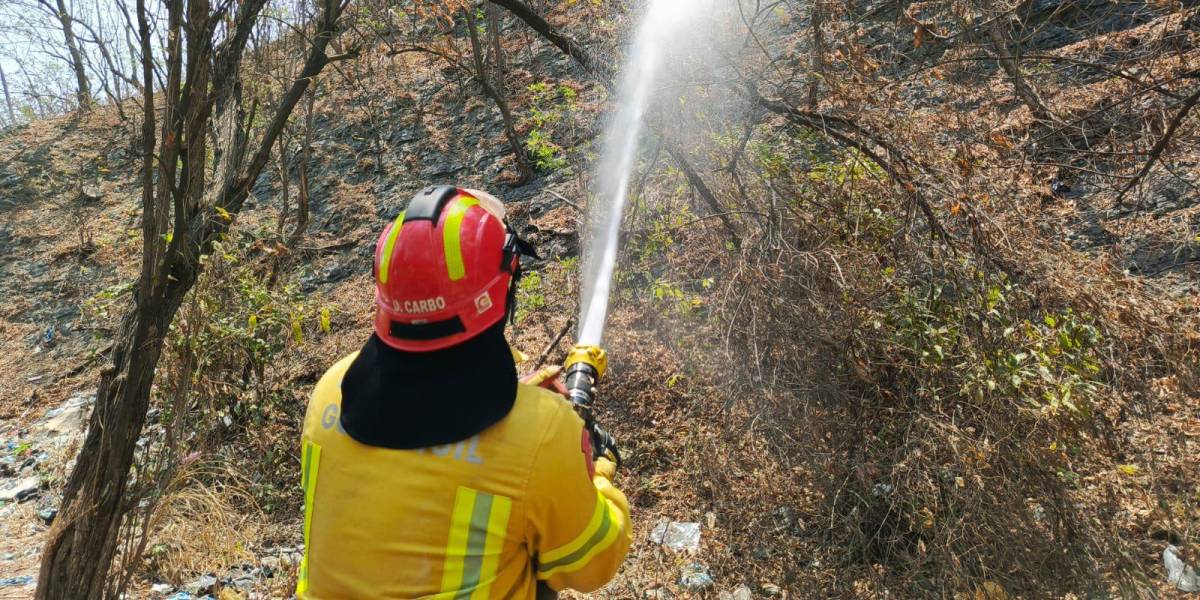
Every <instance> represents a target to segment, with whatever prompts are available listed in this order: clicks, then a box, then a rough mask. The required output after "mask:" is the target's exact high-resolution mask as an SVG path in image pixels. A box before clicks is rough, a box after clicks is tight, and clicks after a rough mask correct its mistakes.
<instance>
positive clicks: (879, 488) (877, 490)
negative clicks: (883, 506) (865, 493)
mask: <svg viewBox="0 0 1200 600" xmlns="http://www.w3.org/2000/svg"><path fill="white" fill-rule="evenodd" d="M894 489H896V488H894V487H892V484H890V483H877V484H875V485H873V486H871V495H872V496H875V497H876V498H883V497H885V496H890V495H891V494H892V490H894Z"/></svg>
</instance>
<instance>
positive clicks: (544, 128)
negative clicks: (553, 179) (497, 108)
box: [525, 81, 576, 171]
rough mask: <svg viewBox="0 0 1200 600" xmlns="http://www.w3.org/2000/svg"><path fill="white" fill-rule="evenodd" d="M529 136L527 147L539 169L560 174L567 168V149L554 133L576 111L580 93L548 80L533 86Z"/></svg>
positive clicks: (529, 88)
mask: <svg viewBox="0 0 1200 600" xmlns="http://www.w3.org/2000/svg"><path fill="white" fill-rule="evenodd" d="M526 89H527V90H528V91H529V93H530V100H529V119H528V125H529V134H528V135H527V137H526V139H525V148H526V149H527V150H528V151H529V153H530V154H531V155H532V156H533V158H534V160H535V161H536V162H537V166H538V168H539V169H542V170H545V171H556V170H558V169H561V168H563V167H565V166H566V165H567V160H566V157H565V156H563V149H562V147H561V146H559V145H558V144H556V143H555V142H554V141H553V140H552V139H551V138H552V133H551V132H552V131H553V130H554V129H555V126H556V125H557V124H558V123H559V122H560V121H561V120H562V119H563V116H564V115H565V114H566V113H568V112H569V111H571V110H573V109H574V108H575V102H576V92H575V90H574V88H571V87H569V86H565V85H558V86H551V85H550V84H548V83H546V82H544V81H538V82H534V83H531V84H529V86H528V87H527V88H526Z"/></svg>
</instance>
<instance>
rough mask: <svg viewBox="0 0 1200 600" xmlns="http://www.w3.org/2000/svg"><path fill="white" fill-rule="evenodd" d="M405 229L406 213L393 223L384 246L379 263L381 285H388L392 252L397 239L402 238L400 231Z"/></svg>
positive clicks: (402, 212)
mask: <svg viewBox="0 0 1200 600" xmlns="http://www.w3.org/2000/svg"><path fill="white" fill-rule="evenodd" d="M402 227H404V211H400V215H399V216H397V217H396V220H395V221H393V222H392V230H391V231H389V232H388V236H387V241H386V242H384V244H383V258H382V259H381V260H380V261H379V283H387V280H388V268H389V267H391V266H392V250H393V249H394V248H395V247H396V238H398V237H400V229H401V228H402Z"/></svg>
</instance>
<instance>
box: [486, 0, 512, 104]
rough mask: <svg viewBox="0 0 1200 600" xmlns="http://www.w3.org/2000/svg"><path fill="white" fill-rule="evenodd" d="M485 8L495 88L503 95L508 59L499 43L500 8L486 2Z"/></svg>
mask: <svg viewBox="0 0 1200 600" xmlns="http://www.w3.org/2000/svg"><path fill="white" fill-rule="evenodd" d="M485 6H486V7H487V18H488V21H487V23H488V40H489V42H488V43H489V45H491V47H492V50H491V53H492V66H493V67H494V68H495V71H496V72H495V77H494V78H493V79H494V81H495V82H496V87H497V88H499V89H500V91H501V93H504V73H506V72H507V71H508V58H507V57H505V55H504V45H503V44H501V43H500V27H501V22H500V16H501V13H500V7H499V6H496V5H495V4H492V3H491V2H488V3H486V4H485Z"/></svg>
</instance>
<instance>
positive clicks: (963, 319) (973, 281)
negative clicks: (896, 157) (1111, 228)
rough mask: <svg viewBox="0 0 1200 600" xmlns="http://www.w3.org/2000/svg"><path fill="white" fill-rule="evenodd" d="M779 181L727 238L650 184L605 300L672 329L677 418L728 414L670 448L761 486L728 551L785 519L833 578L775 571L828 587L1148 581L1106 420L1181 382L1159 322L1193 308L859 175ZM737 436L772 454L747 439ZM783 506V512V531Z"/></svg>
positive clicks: (941, 589) (708, 494)
mask: <svg viewBox="0 0 1200 600" xmlns="http://www.w3.org/2000/svg"><path fill="white" fill-rule="evenodd" d="M766 158H768V159H770V158H772V157H769V156H768V157H766ZM829 164H830V165H832V167H827V168H835V167H836V166H837V163H836V162H834V163H829ZM848 181H849V183H847V182H848ZM665 187H667V186H665V185H662V184H661V182H660V189H662V188H665ZM785 189H786V188H785ZM788 191H791V192H793V193H795V195H796V196H799V197H800V198H801V200H800V201H799V202H798V207H797V208H796V209H795V210H791V211H789V212H786V213H775V214H773V215H772V217H773V218H772V221H771V223H770V229H756V228H755V227H753V225H754V223H753V222H751V221H749V220H746V221H742V223H741V225H742V227H743V231H749V232H751V233H750V235H745V236H744V237H743V240H744V241H745V243H744V244H743V246H742V247H741V249H740V250H738V251H736V252H731V251H730V246H729V243H728V242H727V238H726V237H725V233H724V230H723V229H721V228H720V227H719V223H715V222H714V221H712V220H708V221H704V222H700V221H697V220H695V219H693V218H691V217H690V216H689V215H688V213H689V211H690V210H691V208H690V207H688V206H687V204H686V203H684V202H679V201H677V200H675V199H671V198H654V199H652V200H650V201H649V203H650V204H651V205H652V206H654V207H655V209H654V211H655V212H651V213H649V214H645V215H644V216H642V217H641V218H644V219H645V221H644V223H645V224H646V226H644V227H641V228H639V227H634V228H632V229H633V231H634V233H633V235H631V236H630V239H629V242H628V251H627V257H626V264H627V265H629V268H628V269H627V270H626V271H624V272H622V273H620V274H619V276H618V280H619V282H620V292H619V295H618V300H617V306H618V312H617V314H618V315H620V314H629V313H641V314H648V315H649V316H646V317H643V318H642V322H640V323H631V324H620V325H618V327H619V328H620V329H622V330H623V331H625V332H627V333H628V332H629V330H630V329H652V330H658V331H661V332H670V334H669V335H667V336H665V338H666V339H665V340H664V341H665V342H666V343H667V344H668V345H669V346H670V347H671V358H670V360H671V361H674V362H675V363H682V365H684V366H682V367H676V368H677V369H680V371H678V372H683V373H686V375H687V376H688V377H690V378H694V379H695V380H696V381H697V382H699V383H698V385H697V386H696V387H697V389H703V390H704V391H702V392H700V395H702V396H703V400H701V399H696V400H695V404H693V405H691V406H690V407H688V411H689V413H691V414H693V415H696V416H702V418H703V419H704V420H706V421H709V422H715V428H716V429H717V430H721V429H724V431H718V432H717V433H716V434H714V435H712V436H708V437H707V438H706V437H705V436H704V435H699V437H698V438H697V439H702V441H703V444H705V445H702V446H701V447H700V448H697V447H694V446H692V447H688V446H685V448H687V450H688V451H689V452H697V453H698V455H699V456H701V457H703V458H704V459H709V458H711V459H712V460H711V461H709V460H704V461H701V462H700V463H698V464H703V465H706V466H712V464H713V463H714V462H715V463H716V464H718V465H720V468H717V469H708V468H705V469H703V470H702V471H700V472H697V473H695V476H696V478H697V480H701V481H703V480H713V481H714V482H715V481H718V480H720V479H726V480H729V479H730V478H731V477H730V475H727V474H726V473H727V472H733V473H738V472H741V473H745V472H753V473H762V475H761V476H756V477H751V478H749V480H744V481H738V479H739V478H738V477H736V476H734V477H732V481H730V482H729V483H728V484H727V485H712V489H702V490H693V491H691V493H693V494H699V495H700V497H701V498H703V499H704V502H705V503H710V504H711V505H713V506H729V507H734V506H738V505H739V504H738V503H739V502H740V503H741V505H742V506H744V505H745V502H746V500H747V498H758V499H762V500H765V501H766V503H765V504H764V505H763V506H759V507H758V508H757V509H755V510H753V511H750V513H747V514H743V515H741V517H742V518H743V519H747V522H745V523H743V524H739V526H738V527H736V530H737V534H736V535H734V536H730V537H728V538H723V540H724V542H725V543H727V544H728V545H729V546H732V548H731V549H729V551H728V552H727V556H728V557H739V556H740V557H741V560H742V561H745V558H746V557H750V558H752V559H753V558H754V557H755V555H759V556H760V558H761V556H762V555H765V553H764V552H763V551H762V548H763V547H764V546H771V547H774V548H785V549H786V548H788V547H789V546H788V544H792V547H793V548H795V547H797V546H796V545H795V544H794V543H792V542H788V541H786V540H782V541H781V540H780V539H773V538H779V535H780V531H787V530H790V529H795V531H794V532H793V533H792V535H797V536H800V537H801V538H806V539H807V542H803V541H802V542H800V545H799V546H798V547H800V548H806V549H808V550H811V551H812V552H813V555H814V560H813V561H812V562H813V564H824V565H826V568H828V567H833V568H834V569H835V570H837V571H839V572H841V573H843V574H844V575H845V577H844V578H839V581H836V582H828V581H822V579H821V578H823V575H822V573H820V572H817V569H815V568H812V567H809V566H808V565H806V564H805V563H807V562H808V560H806V559H800V560H799V561H797V559H796V558H795V555H793V558H792V559H791V560H790V561H789V566H788V568H787V569H785V574H784V577H785V578H791V577H793V576H796V578H795V579H791V583H792V585H793V586H805V585H807V586H815V587H813V588H812V589H814V590H820V593H821V594H824V595H837V594H841V593H845V594H851V595H863V594H866V595H868V596H869V595H877V594H879V593H881V592H882V591H883V590H890V591H891V592H892V593H899V594H900V595H902V596H903V597H955V596H956V595H958V594H963V593H965V594H968V595H970V594H974V593H976V592H977V591H978V590H996V589H1003V590H1004V591H1006V592H1007V593H1009V594H1013V595H1021V596H1024V597H1047V596H1062V595H1065V594H1067V593H1072V592H1074V593H1078V592H1088V593H1117V594H1118V595H1120V596H1122V597H1138V596H1140V595H1144V593H1145V592H1143V591H1142V590H1145V589H1146V585H1145V583H1146V581H1147V577H1148V574H1147V568H1146V567H1147V565H1146V564H1145V563H1144V562H1140V561H1139V559H1138V558H1135V557H1136V556H1138V554H1139V553H1140V552H1141V551H1142V550H1141V548H1138V543H1139V540H1137V539H1134V538H1131V537H1130V533H1131V532H1130V531H1129V530H1128V529H1127V525H1128V523H1127V522H1124V521H1122V517H1123V515H1124V510H1123V509H1124V508H1126V507H1124V506H1122V505H1121V503H1120V498H1119V497H1117V496H1118V494H1117V493H1116V492H1115V489H1116V488H1114V487H1111V486H1109V485H1108V484H1107V483H1106V479H1105V474H1106V473H1113V472H1114V471H1115V470H1116V467H1117V466H1118V464H1114V461H1119V460H1120V458H1121V457H1126V456H1130V455H1132V454H1133V453H1134V449H1132V448H1130V447H1129V446H1128V442H1127V441H1126V440H1125V439H1124V438H1123V437H1122V436H1121V435H1118V429H1119V428H1120V426H1121V422H1122V420H1123V419H1124V418H1125V415H1126V413H1127V409H1128V408H1129V403H1130V399H1131V398H1138V397H1143V394H1142V392H1143V391H1144V390H1145V389H1146V386H1147V383H1148V382H1150V381H1153V380H1157V379H1158V378H1162V377H1169V376H1178V377H1179V378H1180V379H1189V380H1190V378H1191V377H1194V373H1192V372H1191V371H1190V369H1194V367H1191V366H1189V363H1188V362H1187V356H1188V353H1189V352H1193V353H1194V342H1191V341H1189V338H1188V337H1187V335H1188V334H1187V333H1186V331H1187V330H1186V328H1185V329H1184V330H1182V332H1179V333H1176V332H1173V331H1172V328H1171V327H1170V326H1169V325H1168V324H1169V323H1171V322H1173V321H1174V322H1179V323H1188V322H1191V323H1194V319H1193V320H1191V321H1189V320H1188V319H1189V317H1187V316H1186V315H1172V312H1171V307H1170V305H1169V302H1168V301H1167V300H1166V299H1164V300H1163V301H1162V302H1158V301H1156V300H1155V299H1154V298H1151V297H1147V296H1146V295H1145V294H1143V293H1141V292H1138V291H1137V290H1136V289H1134V288H1133V287H1132V286H1129V285H1122V284H1118V283H1114V278H1113V277H1111V276H1105V275H1104V274H1102V273H1100V272H1099V271H1098V270H1097V269H1096V266H1095V265H1094V264H1089V263H1088V262H1087V260H1085V259H1082V258H1080V257H1078V256H1077V255H1073V254H1071V253H1069V252H1064V251H1062V250H1061V249H1057V248H1054V247H1052V246H1049V245H1047V244H1044V243H1042V242H1041V241H1040V240H1038V239H1037V237H1036V235H1029V234H1027V233H1026V232H1023V231H1022V230H1020V229H1019V228H1012V229H1009V230H1008V231H1007V235H1006V242H1007V243H1008V244H1009V248H1019V249H1020V250H1021V252H1023V254H1017V253H1015V252H1014V253H1012V254H1008V253H1006V250H1004V249H1001V248H996V247H993V246H991V245H989V244H987V243H986V239H987V238H986V236H982V237H981V239H982V241H980V240H979V239H977V240H976V243H975V244H974V245H966V244H963V243H961V242H951V241H947V240H944V239H941V238H937V237H933V236H931V235H930V234H929V233H928V231H929V229H928V228H927V226H925V225H924V224H923V223H922V222H920V221H919V220H914V219H912V218H910V217H907V216H906V215H910V214H911V212H910V211H909V210H908V208H907V206H906V204H905V202H906V201H905V200H904V199H903V198H902V197H896V196H894V195H893V194H891V193H890V192H889V191H888V189H887V188H886V187H885V186H884V185H880V183H878V182H877V181H875V180H873V179H872V178H871V177H869V176H863V175H861V174H854V173H850V174H848V176H847V177H842V176H841V175H839V176H838V177H837V178H836V179H835V178H832V177H831V178H830V179H829V180H828V181H815V182H814V181H811V180H810V181H804V182H801V184H800V185H797V186H796V188H794V189H791V190H788ZM727 194H729V195H730V196H732V193H729V192H727ZM785 195H786V193H785ZM806 198H813V199H814V202H813V203H811V204H806V203H805V200H804V199H806ZM641 223H642V222H639V223H638V224H639V225H640V224H641ZM952 231H955V230H952ZM957 231H958V232H960V233H961V228H958V229H957ZM960 239H963V238H960ZM967 239H969V238H967ZM1018 256H1020V257H1023V259H1022V260H1016V258H1017V257H1018ZM631 302H632V303H635V306H630V303H631ZM622 307H623V308H624V310H621V309H622ZM1163 315H1165V316H1163ZM618 318H619V317H618ZM614 343H616V342H614ZM641 347H642V348H644V347H645V346H644V345H643V346H641ZM623 351H624V352H627V351H629V350H628V349H627V350H623ZM621 352H622V351H618V352H617V353H618V354H620V353H621ZM641 358H642V359H647V357H644V356H643V357H641ZM649 360H651V361H652V362H653V363H654V364H656V365H665V364H670V363H669V362H667V360H665V359H664V358H663V357H656V358H650V359H649ZM629 375H630V374H625V375H624V376H629ZM638 375H639V376H641V374H638ZM659 376H660V377H662V378H664V379H665V378H667V377H669V376H671V372H664V373H660V374H659ZM673 380H674V378H673V377H672V380H669V381H667V386H668V387H670V386H671V385H672V381H673ZM639 385H641V386H642V389H646V386H649V385H653V381H643V382H642V383H641V384H639ZM641 395H642V398H644V397H645V393H642V394H641ZM642 398H639V399H638V402H645V401H646V400H644V399H642ZM697 398H699V396H698V397H697ZM660 414H661V413H660ZM1143 414H1145V413H1143ZM657 418H658V419H659V421H657V422H658V423H660V424H662V423H663V421H662V418H661V417H657ZM735 432H736V433H735ZM693 435H694V436H695V435H698V434H696V433H695V432H693ZM739 435H741V436H742V438H741V439H736V438H738V436H739ZM704 440H706V441H704ZM755 440H766V442H767V444H768V445H769V446H770V448H771V452H772V454H773V456H772V457H771V458H770V459H764V458H763V457H762V456H761V455H759V456H758V457H757V458H754V457H753V456H754V455H751V454H747V453H746V452H745V450H746V449H748V446H746V444H756V443H758V442H756V441H755ZM639 443H641V444H642V445H643V448H641V450H642V451H643V455H644V454H645V452H646V451H651V452H652V451H653V449H652V448H649V447H645V446H646V444H645V443H643V442H639ZM738 445H741V448H742V450H741V451H739V450H738ZM660 454H661V453H660ZM654 456H657V455H652V456H643V457H642V458H639V459H637V460H654ZM664 456H667V455H664ZM764 464H774V465H776V468H775V469H774V470H773V471H771V472H763V471H762V470H761V469H762V467H763V465H764ZM783 467H786V468H783ZM661 468H665V467H655V468H654V469H652V470H659V469H661ZM713 471H715V473H714V472H713ZM708 485H709V484H707V483H706V484H705V486H706V487H707V486H708ZM785 490H786V491H785ZM673 493H674V492H673ZM789 494H790V495H791V500H789V499H788V495H789ZM809 496H815V497H816V498H817V500H816V501H815V502H811V501H809ZM642 500H643V499H642V498H639V501H642ZM759 503H760V502H755V504H756V505H757V504H759ZM793 509H795V510H799V511H800V514H799V515H797V516H796V518H795V519H794V521H795V522H796V523H799V525H795V526H793V525H786V527H785V526H783V525H780V523H779V522H780V520H781V519H783V520H785V521H788V520H792V518H791V517H790V516H788V515H787V514H786V511H787V510H793ZM780 514H782V515H783V516H782V517H781V516H780ZM781 527H783V529H781ZM805 544H807V545H805ZM751 562H752V563H757V562H759V561H758V560H752V561H751ZM742 564H743V566H742V567H741V568H742V569H744V568H745V567H744V565H745V563H744V562H743V563H742ZM753 568H754V569H755V570H761V566H760V565H755V566H754V567H753ZM804 571H809V572H810V573H811V575H812V576H811V577H804V576H797V574H799V573H803V572H804ZM735 572H736V571H735ZM785 580H786V579H785ZM815 582H816V583H815ZM864 590H866V591H864Z"/></svg>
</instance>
